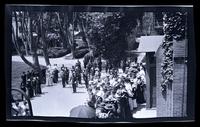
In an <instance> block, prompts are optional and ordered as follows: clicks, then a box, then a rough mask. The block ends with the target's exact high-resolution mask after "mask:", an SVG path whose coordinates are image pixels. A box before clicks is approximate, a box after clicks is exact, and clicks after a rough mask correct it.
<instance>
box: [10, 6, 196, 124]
mask: <svg viewBox="0 0 200 127" xmlns="http://www.w3.org/2000/svg"><path fill="white" fill-rule="evenodd" d="M7 7H9V9H10V10H9V12H7V13H9V14H8V15H7V17H6V18H7V21H8V23H7V25H8V30H9V31H7V33H8V35H7V36H6V37H8V38H7V40H9V42H8V41H7V42H6V43H9V45H10V47H9V52H10V58H11V59H10V61H11V62H10V63H11V65H10V66H11V69H10V84H7V86H6V88H7V102H8V103H7V108H8V112H7V114H6V115H7V117H8V118H9V119H11V120H12V119H17V118H34V117H48V118H54V117H59V118H66V119H67V118H75V119H76V118H81V119H82V118H83V119H91V120H106V119H109V120H116V121H117V120H125V121H126V120H129V121H132V120H134V119H148V118H162V117H163V118H166V117H176V118H177V117H180V118H184V117H188V116H189V115H188V113H191V111H193V109H192V108H191V107H189V105H190V106H191V105H192V103H194V102H192V101H194V100H191V99H189V98H188V97H190V98H192V97H194V96H193V95H192V94H190V93H189V91H190V89H189V88H188V86H189V85H190V86H193V87H194V85H195V84H192V83H189V81H188V78H187V77H188V52H189V49H188V45H189V43H194V42H192V41H194V39H191V33H192V31H190V30H191V29H193V19H192V18H193V15H192V12H191V11H190V10H191V9H192V6H178V7H176V6H173V7H167V6H166V7H165V8H166V9H163V7H157V6H156V5H155V7H148V6H147V7H146V6H141V5H140V6H106V5H105V6H92V5H88V6H86V5H84V6H80V7H79V6H75V5H74V6H72V5H70V6H69V5H56V6H53V5H48V6H45V5H9V4H8V5H7ZM171 8H172V9H171ZM188 10H189V11H188ZM188 17H190V18H188ZM189 35H190V36H189ZM188 94H190V95H188Z"/></svg>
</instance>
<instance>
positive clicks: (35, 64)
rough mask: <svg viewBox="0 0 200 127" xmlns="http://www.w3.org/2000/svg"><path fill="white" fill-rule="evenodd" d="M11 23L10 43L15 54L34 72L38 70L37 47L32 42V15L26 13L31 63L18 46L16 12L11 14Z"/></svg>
mask: <svg viewBox="0 0 200 127" xmlns="http://www.w3.org/2000/svg"><path fill="white" fill-rule="evenodd" d="M13 16H14V17H13V23H12V42H13V44H14V46H15V48H16V50H17V53H18V54H19V56H20V57H21V58H22V60H23V61H24V62H25V63H26V64H27V65H29V66H31V67H32V68H33V69H35V70H40V65H39V60H38V54H37V45H36V42H35V41H34V40H33V28H32V27H33V24H32V23H33V17H32V16H33V15H32V13H31V12H29V13H28V28H29V29H28V35H29V36H28V37H29V39H30V43H31V44H30V45H31V50H32V53H33V55H32V58H33V63H32V62H30V61H28V60H27V59H26V58H25V56H24V54H23V52H22V51H21V48H20V46H19V40H18V38H19V31H18V29H19V25H18V18H17V12H15V11H14V12H13ZM14 22H15V23H14Z"/></svg>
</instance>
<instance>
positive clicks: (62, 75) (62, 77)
mask: <svg viewBox="0 0 200 127" xmlns="http://www.w3.org/2000/svg"><path fill="white" fill-rule="evenodd" d="M65 78H66V76H65V70H61V79H62V85H63V88H64V87H65Z"/></svg>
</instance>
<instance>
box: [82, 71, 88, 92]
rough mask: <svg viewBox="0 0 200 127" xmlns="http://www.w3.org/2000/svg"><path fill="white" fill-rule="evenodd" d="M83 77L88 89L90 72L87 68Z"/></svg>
mask: <svg viewBox="0 0 200 127" xmlns="http://www.w3.org/2000/svg"><path fill="white" fill-rule="evenodd" d="M83 79H84V81H85V87H86V89H88V84H89V80H88V73H87V71H86V70H84V71H83Z"/></svg>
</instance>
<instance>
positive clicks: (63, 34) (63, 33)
mask: <svg viewBox="0 0 200 127" xmlns="http://www.w3.org/2000/svg"><path fill="white" fill-rule="evenodd" d="M56 14H57V17H58V23H59V28H60V35H61V39H62V43H63V48H64V49H67V48H68V39H67V36H66V35H65V34H66V32H65V31H64V28H63V27H65V23H66V18H67V17H66V16H67V15H66V14H65V15H64V24H63V25H62V24H61V20H60V14H59V13H56Z"/></svg>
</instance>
